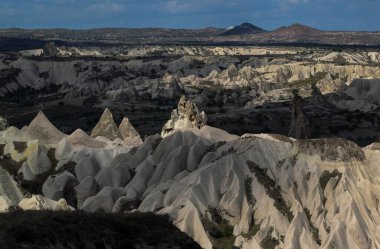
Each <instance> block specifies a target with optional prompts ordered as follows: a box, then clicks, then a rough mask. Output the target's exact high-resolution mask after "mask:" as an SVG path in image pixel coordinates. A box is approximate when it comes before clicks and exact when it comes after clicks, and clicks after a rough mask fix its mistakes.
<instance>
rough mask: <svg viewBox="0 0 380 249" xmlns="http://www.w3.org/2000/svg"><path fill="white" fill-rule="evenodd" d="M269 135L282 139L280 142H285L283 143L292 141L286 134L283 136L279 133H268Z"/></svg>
mask: <svg viewBox="0 0 380 249" xmlns="http://www.w3.org/2000/svg"><path fill="white" fill-rule="evenodd" d="M269 135H270V136H271V137H273V138H275V139H277V140H279V141H282V142H285V143H292V142H293V141H292V140H291V139H290V138H288V137H287V136H284V135H280V134H269Z"/></svg>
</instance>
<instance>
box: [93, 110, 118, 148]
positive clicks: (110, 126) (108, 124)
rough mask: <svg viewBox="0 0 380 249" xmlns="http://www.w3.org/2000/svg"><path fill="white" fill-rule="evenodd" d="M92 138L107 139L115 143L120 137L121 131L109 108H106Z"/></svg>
mask: <svg viewBox="0 0 380 249" xmlns="http://www.w3.org/2000/svg"><path fill="white" fill-rule="evenodd" d="M91 137H93V138H96V137H105V138H108V139H109V140H111V141H113V140H115V139H116V138H119V137H120V134H119V130H118V128H117V125H116V123H115V120H114V119H113V115H112V113H111V111H110V110H108V108H106V109H105V110H104V112H103V114H102V116H101V117H100V120H99V122H98V124H97V125H96V126H95V128H94V129H93V130H92V132H91Z"/></svg>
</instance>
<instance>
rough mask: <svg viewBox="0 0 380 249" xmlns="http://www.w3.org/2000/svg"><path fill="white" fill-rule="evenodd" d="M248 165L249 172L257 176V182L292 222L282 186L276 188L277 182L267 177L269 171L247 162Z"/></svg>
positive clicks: (291, 214)
mask: <svg viewBox="0 0 380 249" xmlns="http://www.w3.org/2000/svg"><path fill="white" fill-rule="evenodd" d="M247 165H248V168H249V170H250V171H251V172H252V173H254V174H255V175H256V179H257V181H258V182H259V183H260V184H261V185H263V187H264V188H265V192H266V193H267V195H268V196H269V197H270V198H271V199H273V200H274V206H275V207H276V208H277V210H278V211H279V212H280V213H281V214H282V215H284V216H285V217H287V218H288V221H289V222H291V221H292V220H293V218H294V216H293V213H292V211H291V210H290V209H291V207H290V206H289V205H288V204H287V203H286V202H285V200H284V198H282V195H281V188H280V186H276V183H275V181H273V180H272V179H271V178H270V177H269V176H268V175H267V169H262V168H260V167H259V166H258V165H257V164H256V163H254V162H252V161H247Z"/></svg>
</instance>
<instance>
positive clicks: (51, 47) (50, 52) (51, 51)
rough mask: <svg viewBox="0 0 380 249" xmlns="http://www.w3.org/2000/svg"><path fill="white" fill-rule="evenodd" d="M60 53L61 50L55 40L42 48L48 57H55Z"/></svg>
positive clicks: (44, 54)
mask: <svg viewBox="0 0 380 249" xmlns="http://www.w3.org/2000/svg"><path fill="white" fill-rule="evenodd" d="M58 54H59V50H58V48H57V46H56V45H55V43H54V42H49V43H47V44H46V45H45V46H44V47H43V49H42V55H43V56H47V57H54V56H57V55H58Z"/></svg>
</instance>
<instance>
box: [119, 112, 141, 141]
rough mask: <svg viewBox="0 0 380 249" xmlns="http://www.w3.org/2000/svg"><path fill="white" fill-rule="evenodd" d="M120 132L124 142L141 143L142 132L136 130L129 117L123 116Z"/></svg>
mask: <svg viewBox="0 0 380 249" xmlns="http://www.w3.org/2000/svg"><path fill="white" fill-rule="evenodd" d="M119 134H120V136H121V138H122V139H123V141H124V142H126V143H127V144H141V143H142V140H141V137H140V134H139V133H138V132H137V131H136V129H135V127H133V125H132V124H131V122H130V121H129V119H128V118H123V120H122V121H121V124H120V125H119Z"/></svg>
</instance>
